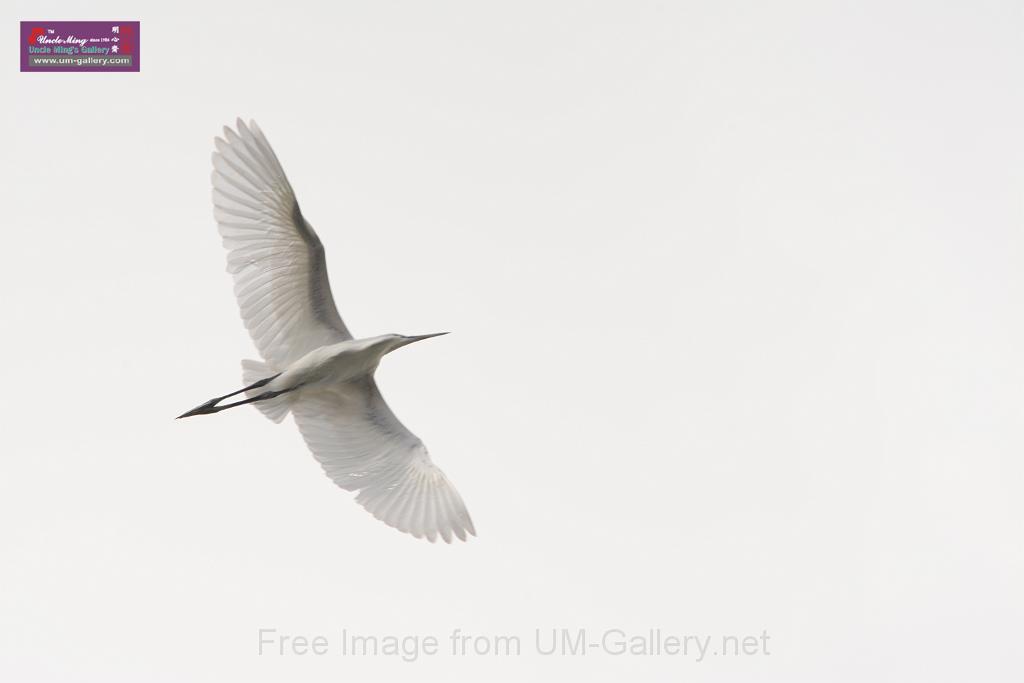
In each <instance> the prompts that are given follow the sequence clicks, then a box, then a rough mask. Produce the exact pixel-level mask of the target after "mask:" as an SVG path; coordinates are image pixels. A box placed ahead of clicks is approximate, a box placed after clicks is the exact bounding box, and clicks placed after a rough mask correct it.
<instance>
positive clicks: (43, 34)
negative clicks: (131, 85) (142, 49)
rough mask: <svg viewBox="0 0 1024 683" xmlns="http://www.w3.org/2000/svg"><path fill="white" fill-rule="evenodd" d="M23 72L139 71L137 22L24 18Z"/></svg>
mask: <svg viewBox="0 0 1024 683" xmlns="http://www.w3.org/2000/svg"><path fill="white" fill-rule="evenodd" d="M20 52H21V70H22V71H138V70H139V22H137V21H23V22H21V49H20Z"/></svg>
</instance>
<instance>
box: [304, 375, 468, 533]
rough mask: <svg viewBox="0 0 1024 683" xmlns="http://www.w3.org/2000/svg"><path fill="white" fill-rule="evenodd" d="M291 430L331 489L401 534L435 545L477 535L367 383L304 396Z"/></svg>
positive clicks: (422, 450)
mask: <svg viewBox="0 0 1024 683" xmlns="http://www.w3.org/2000/svg"><path fill="white" fill-rule="evenodd" d="M292 412H293V414H294V416H295V423H296V424H297V425H298V427H299V431H300V432H301V433H302V437H303V438H304V439H305V440H306V444H307V445H308V446H309V449H310V450H311V451H312V452H313V455H314V456H315V457H316V459H317V460H318V461H319V462H320V465H321V466H322V467H323V469H324V472H325V473H326V474H327V476H328V477H330V478H331V480H332V481H334V483H336V484H337V485H338V486H340V487H341V488H343V489H346V490H349V491H359V495H357V496H356V501H357V502H358V503H359V504H360V505H362V506H363V507H364V508H366V509H367V511H369V512H370V514H372V515H373V516H374V517H376V518H377V519H379V520H381V521H382V522H384V523H385V524H388V525H389V526H393V527H395V528H396V529H398V530H399V531H404V532H406V533H409V534H412V535H413V536H416V537H417V538H426V539H427V540H429V541H431V542H434V541H436V540H437V538H438V536H440V537H441V538H442V539H443V540H444V541H445V542H446V543H450V542H451V540H452V537H453V536H455V537H457V538H460V539H462V540H466V533H467V532H468V533H470V534H473V535H476V530H475V529H474V527H473V521H472V520H471V519H470V517H469V513H468V512H467V511H466V506H465V504H464V503H463V502H462V498H461V497H460V496H459V494H458V491H456V490H455V487H454V486H452V484H451V482H450V481H448V478H447V477H446V476H445V475H444V472H442V471H441V470H440V469H439V468H438V467H437V466H436V465H434V463H433V462H432V461H431V460H430V455H429V454H428V453H427V449H426V447H424V445H423V442H421V441H420V440H419V439H418V438H417V437H416V435H415V434H413V433H412V432H410V431H409V430H408V429H406V428H405V426H404V425H403V424H402V423H401V422H399V420H398V418H397V417H395V414H394V413H392V412H391V409H390V408H389V407H388V405H387V403H385V402H384V398H383V397H382V396H381V395H380V391H379V390H378V389H377V384H376V382H374V380H373V379H372V378H371V377H366V378H363V379H361V380H357V381H353V382H346V383H344V384H337V385H329V386H314V387H309V388H308V389H303V390H302V393H300V394H299V395H298V397H297V398H296V399H295V402H294V403H293V404H292Z"/></svg>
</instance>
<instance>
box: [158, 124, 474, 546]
mask: <svg viewBox="0 0 1024 683" xmlns="http://www.w3.org/2000/svg"><path fill="white" fill-rule="evenodd" d="M236 127H237V131H236V130H232V129H231V128H230V127H225V128H224V137H223V138H220V137H218V138H216V139H215V145H216V150H215V151H214V153H213V207H214V209H213V212H214V217H215V218H216V220H217V226H218V228H219V230H220V235H221V238H222V239H223V242H224V247H225V248H226V249H227V251H228V272H230V273H231V275H232V276H233V277H234V281H235V296H236V297H237V298H238V306H239V308H240V309H241V313H242V320H243V322H244V323H245V327H246V329H247V330H249V334H250V336H252V340H253V342H254V343H255V344H256V348H257V350H258V351H259V353H260V355H261V356H262V357H263V361H262V362H261V361H254V360H243V361H242V383H243V385H244V387H243V388H242V389H239V390H238V391H235V392H232V393H230V394H225V395H224V396H218V397H216V398H213V399H210V400H209V401H207V402H206V403H203V404H202V405H200V406H198V407H196V408H193V409H192V410H190V411H188V412H186V413H184V414H182V415H179V416H178V417H179V419H180V418H183V417H192V416H195V415H208V414H212V413H217V412H220V411H222V410H226V409H228V408H234V407H235V406H240V405H245V404H247V403H252V404H254V405H255V406H256V407H257V408H259V409H260V411H261V412H262V413H263V414H264V415H266V416H267V417H268V418H270V419H271V420H273V421H274V422H281V421H282V420H283V419H284V418H285V416H286V415H288V413H291V414H292V415H293V417H294V419H295V423H296V424H297V425H298V427H299V431H300V432H301V433H302V437H303V438H304V439H305V441H306V444H307V445H308V446H309V450H311V451H312V452H313V455H314V457H316V459H317V460H318V461H319V462H320V465H321V466H322V467H323V469H324V471H325V472H326V473H327V476H328V477H330V478H331V479H332V480H333V481H334V483H336V484H337V485H338V486H340V487H341V488H343V489H346V490H348V491H358V492H359V493H358V495H357V496H356V501H357V502H358V503H359V504H360V505H362V506H363V507H364V508H366V509H367V510H368V511H369V512H370V513H371V514H373V516H374V517H376V518H377V519H379V520H381V521H382V522H384V523H385V524H388V525H390V526H392V527H395V528H396V529H398V530H399V531H404V532H406V533H409V534H412V535H413V536H415V537H417V538H426V539H427V540H429V541H431V542H434V541H436V540H437V538H438V537H440V538H442V539H444V541H445V542H446V543H451V540H452V537H456V538H459V539H461V540H463V541H464V540H466V535H467V534H472V535H476V530H475V529H474V528H473V522H472V520H471V519H470V517H469V513H468V512H467V511H466V506H465V505H464V504H463V502H462V498H461V497H460V496H459V494H458V492H457V491H456V490H455V487H454V486H452V484H451V482H449V481H448V478H447V477H446V476H445V475H444V473H443V472H442V471H441V470H440V469H439V468H438V467H437V466H436V465H435V464H434V463H433V462H432V461H431V459H430V455H429V454H428V453H427V449H426V448H425V447H424V445H423V442H422V441H420V440H419V439H418V438H417V437H416V435H415V434H413V433H412V432H410V431H409V430H408V429H406V428H405V426H404V425H403V424H402V423H401V422H399V421H398V418H397V417H395V414H394V413H392V412H391V409H390V408H388V404H387V403H385V402H384V398H383V397H382V396H381V394H380V391H379V390H378V389H377V384H376V382H375V381H374V377H373V375H374V372H375V371H376V369H377V364H378V363H379V362H380V360H381V358H383V357H384V356H385V355H386V354H388V353H391V352H392V351H394V350H395V349H399V348H401V347H403V346H406V345H408V344H411V343H413V342H417V341H420V340H423V339H429V338H431V337H437V336H440V335H441V334H446V333H444V332H439V333H436V334H421V335H414V336H406V335H401V334H384V335H380V336H377V337H367V338H364V339H355V338H353V337H352V334H351V333H349V331H348V328H347V327H345V323H344V322H342V320H341V316H340V315H339V314H338V309H337V308H336V307H335V305H334V297H333V295H332V294H331V287H330V283H329V282H328V280H327V262H326V260H325V258H324V247H323V244H322V243H321V242H320V238H319V237H317V234H316V233H315V232H314V231H313V227H312V226H311V225H310V224H309V223H308V222H307V221H306V219H305V218H303V216H302V212H301V211H300V210H299V203H298V201H296V199H295V193H294V192H293V191H292V186H291V184H290V183H289V182H288V179H287V178H286V177H285V174H284V170H283V169H282V168H281V162H280V161H278V159H277V155H275V154H274V150H273V149H271V147H270V143H268V142H267V138H266V136H264V134H263V132H262V131H261V130H260V129H259V127H258V126H257V125H256V123H255V122H254V121H250V122H249V125H246V124H245V123H244V122H243V121H242V120H241V119H239V120H238V121H237V122H236ZM239 394H245V396H246V398H244V399H242V400H237V401H234V402H231V403H222V401H224V400H225V399H228V398H231V397H232V396H237V395H239Z"/></svg>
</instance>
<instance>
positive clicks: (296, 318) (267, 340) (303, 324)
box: [213, 119, 352, 370]
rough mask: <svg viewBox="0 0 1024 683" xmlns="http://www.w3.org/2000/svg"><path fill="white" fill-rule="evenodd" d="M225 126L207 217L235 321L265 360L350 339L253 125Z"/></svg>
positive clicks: (283, 362) (276, 362) (314, 241)
mask: <svg viewBox="0 0 1024 683" xmlns="http://www.w3.org/2000/svg"><path fill="white" fill-rule="evenodd" d="M236 127H237V131H236V130H233V129H231V128H228V127H225V128H224V137H223V138H217V139H216V140H215V146H216V151H215V152H214V153H213V169H214V170H213V205H214V210H213V215H214V218H215V219H216V220H217V226H218V228H219V230H220V234H221V239H222V241H223V243H224V247H225V248H226V249H227V250H228V258H227V262H228V272H230V273H231V275H232V277H233V278H234V280H235V296H236V298H237V299H238V306H239V309H240V311H241V314H242V320H243V322H244V323H245V327H246V329H247V330H248V331H249V334H250V336H251V337H252V340H253V342H254V343H255V344H256V348H257V350H258V351H259V352H260V355H262V356H263V358H264V360H266V361H267V363H268V364H269V365H270V366H271V367H273V368H276V369H279V370H280V369H283V368H285V367H287V366H288V365H289V364H290V363H292V362H293V361H295V360H298V359H299V358H301V357H302V356H304V355H305V354H306V353H308V352H309V351H312V350H313V349H315V348H318V347H320V346H324V345H327V344H334V343H337V342H339V341H344V340H346V339H351V338H352V335H351V334H350V333H349V331H348V329H347V328H346V327H345V323H344V322H342V320H341V316H340V315H338V309H337V307H336V306H335V304H334V297H333V295H332V294H331V286H330V282H329V281H328V278H327V262H326V259H325V257H324V248H323V245H322V244H321V242H320V238H319V237H317V234H316V232H314V231H313V228H312V226H311V225H310V224H309V223H308V222H306V219H305V218H303V216H302V212H301V210H300V209H299V203H298V201H297V200H296V199H295V193H294V192H293V190H292V187H291V184H290V183H289V182H288V178H287V177H286V176H285V174H284V169H283V168H282V167H281V162H280V161H278V159H277V155H276V154H274V150H273V149H272V148H271V147H270V143H269V142H267V139H266V137H265V136H264V135H263V132H262V131H261V130H260V129H259V127H257V126H256V124H255V122H250V123H249V125H246V124H245V123H243V122H242V120H241V119H239V120H238V121H237V123H236Z"/></svg>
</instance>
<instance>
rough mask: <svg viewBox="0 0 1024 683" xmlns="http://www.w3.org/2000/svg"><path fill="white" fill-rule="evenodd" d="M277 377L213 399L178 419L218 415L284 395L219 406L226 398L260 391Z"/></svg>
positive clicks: (261, 397)
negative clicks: (244, 404) (227, 410)
mask: <svg viewBox="0 0 1024 683" xmlns="http://www.w3.org/2000/svg"><path fill="white" fill-rule="evenodd" d="M277 376H278V375H274V376H273V377H267V378H266V379H261V380H260V381H258V382H253V383H252V384H250V385H249V386H247V387H242V388H241V389H239V390H238V391H233V392H231V393H230V394H224V395H223V396H218V397H216V398H211V399H210V400H209V401H207V402H206V403H204V404H202V405H201V406H196V407H195V408H193V409H192V410H190V411H188V412H187V413H182V414H181V415H179V416H178V417H177V418H176V419H178V420H180V419H181V418H183V417H192V416H194V415H209V414H210V413H216V412H219V411H221V410H224V409H225V408H233V407H235V406H240V405H242V404H243V403H252V402H253V401H262V400H264V399H266V398H273V396H268V395H267V394H273V395H274V396H276V395H277V394H279V393H283V392H267V393H266V394H260V395H259V396H257V397H255V398H251V399H248V400H246V401H238V402H235V403H229V404H227V405H223V406H219V407H218V406H217V404H218V403H220V402H221V401H223V400H224V399H226V398H231V397H232V396H237V395H238V394H241V393H243V392H246V391H249V390H251V389H259V388H260V387H262V386H266V385H267V384H269V383H270V381H271V380H273V379H274V378H276V377H277Z"/></svg>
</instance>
